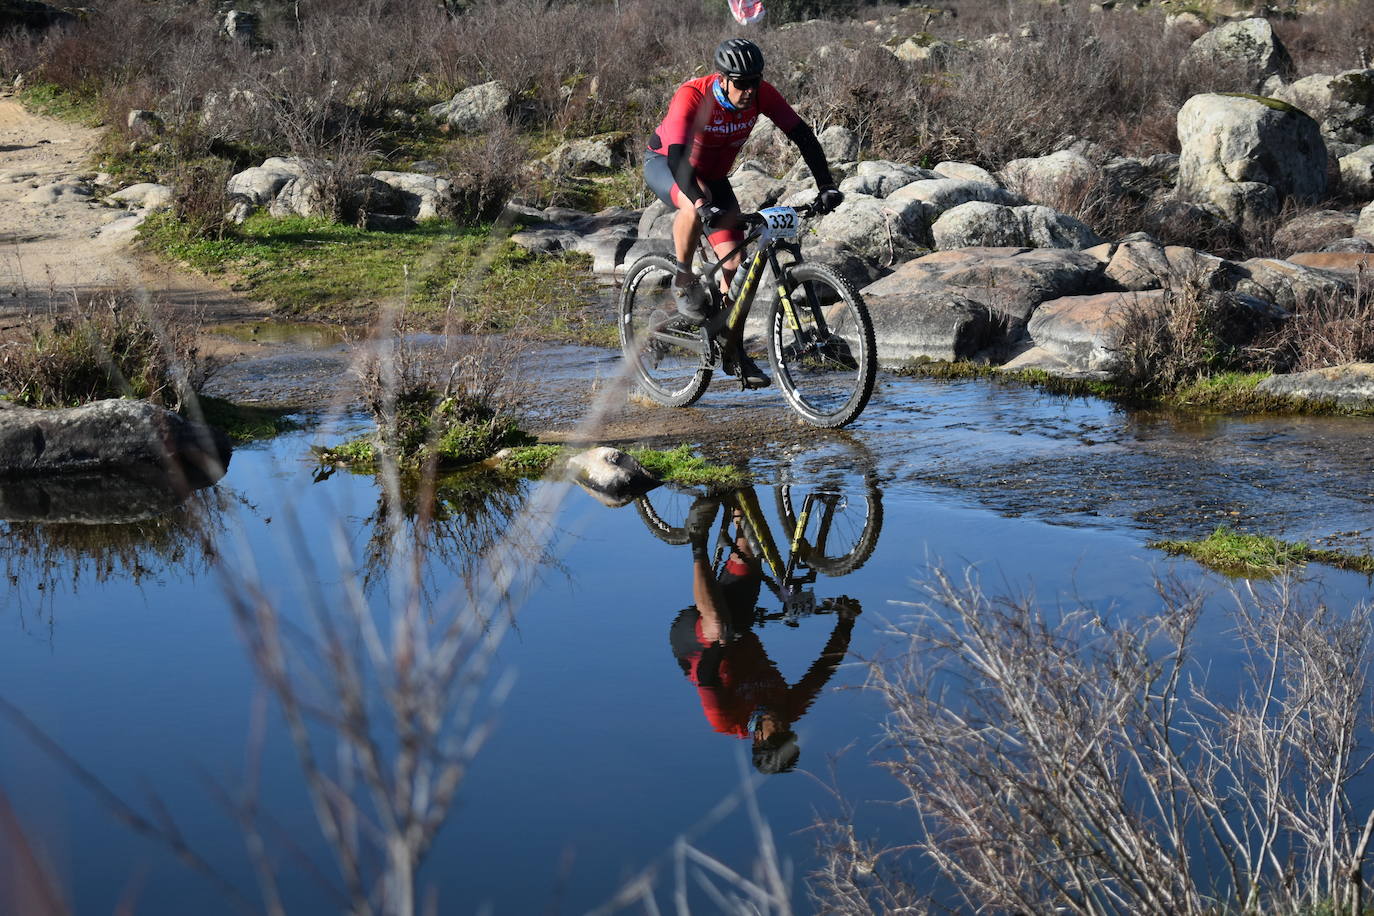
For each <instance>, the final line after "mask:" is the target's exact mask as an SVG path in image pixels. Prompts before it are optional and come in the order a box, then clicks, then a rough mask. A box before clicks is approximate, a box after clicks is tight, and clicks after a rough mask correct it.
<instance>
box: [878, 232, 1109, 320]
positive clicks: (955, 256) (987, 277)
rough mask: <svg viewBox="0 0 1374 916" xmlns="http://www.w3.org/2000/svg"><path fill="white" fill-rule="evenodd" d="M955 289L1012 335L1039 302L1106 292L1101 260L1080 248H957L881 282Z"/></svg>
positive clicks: (919, 260) (912, 264)
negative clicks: (991, 314)
mask: <svg viewBox="0 0 1374 916" xmlns="http://www.w3.org/2000/svg"><path fill="white" fill-rule="evenodd" d="M879 282H881V283H887V284H889V286H888V287H885V288H893V287H896V286H897V285H900V284H903V283H905V284H908V285H911V286H917V285H930V286H939V287H944V288H948V289H954V290H957V291H958V292H959V293H960V294H961V295H963V296H965V297H967V298H969V299H972V300H973V301H975V302H977V303H979V304H980V305H983V306H985V307H986V308H989V309H991V310H992V311H993V312H995V313H996V314H997V315H998V316H1000V320H1001V321H1002V322H1003V323H1004V324H1005V325H1006V326H1007V327H1008V329H1009V330H1010V331H1011V333H1012V334H1013V336H1014V335H1015V334H1017V333H1019V331H1020V328H1021V327H1023V326H1024V324H1025V321H1026V319H1027V318H1028V317H1030V314H1031V313H1032V312H1033V311H1034V310H1035V308H1036V307H1037V306H1038V305H1040V303H1042V302H1045V301H1046V300H1049V299H1058V298H1061V297H1063V296H1076V295H1084V294H1088V293H1098V292H1104V291H1105V287H1106V285H1107V281H1106V278H1105V276H1104V275H1103V264H1102V262H1101V261H1099V260H1098V259H1097V258H1095V257H1093V256H1092V255H1090V254H1087V253H1086V252H1082V251H1067V250H1063V249H1053V248H959V249H955V250H952V251H937V252H935V253H933V254H928V255H925V256H924V257H920V258H916V259H915V260H912V261H908V262H907V263H905V264H903V265H902V266H901V267H899V268H898V269H897V270H896V271H895V272H893V274H892V275H891V276H890V277H886V278H884V279H883V280H881V281H879Z"/></svg>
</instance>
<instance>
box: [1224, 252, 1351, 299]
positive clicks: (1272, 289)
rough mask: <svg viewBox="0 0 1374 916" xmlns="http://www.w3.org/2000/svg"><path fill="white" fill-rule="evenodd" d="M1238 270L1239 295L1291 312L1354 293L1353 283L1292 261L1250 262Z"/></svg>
mask: <svg viewBox="0 0 1374 916" xmlns="http://www.w3.org/2000/svg"><path fill="white" fill-rule="evenodd" d="M1235 267H1236V269H1237V270H1238V271H1239V272H1240V279H1239V280H1238V281H1237V282H1236V284H1235V291H1236V292H1238V293H1244V294H1245V295H1248V296H1255V297H1257V298H1260V299H1267V300H1268V301H1270V302H1273V303H1275V304H1276V305H1278V306H1279V307H1281V308H1283V309H1284V310H1286V311H1289V312H1292V311H1293V310H1294V309H1295V308H1296V307H1297V306H1298V305H1299V304H1300V303H1305V302H1310V301H1313V300H1316V299H1320V298H1325V297H1334V296H1344V295H1349V294H1350V292H1351V285H1350V282H1349V281H1348V280H1346V279H1345V278H1344V277H1342V276H1341V275H1340V274H1338V273H1335V272H1333V271H1328V270H1322V269H1320V268H1315V267H1304V266H1302V265H1300V264H1294V263H1292V262H1291V261H1280V260H1278V259H1276V258H1251V259H1250V260H1248V261H1241V262H1240V263H1238V264H1236V265H1235Z"/></svg>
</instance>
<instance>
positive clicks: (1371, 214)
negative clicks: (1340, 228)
mask: <svg viewBox="0 0 1374 916" xmlns="http://www.w3.org/2000/svg"><path fill="white" fill-rule="evenodd" d="M1355 235H1356V236H1357V237H1359V238H1362V239H1369V240H1370V241H1372V242H1374V204H1369V205H1368V206H1366V207H1365V208H1364V209H1363V210H1361V211H1360V216H1359V218H1358V219H1357V220H1355Z"/></svg>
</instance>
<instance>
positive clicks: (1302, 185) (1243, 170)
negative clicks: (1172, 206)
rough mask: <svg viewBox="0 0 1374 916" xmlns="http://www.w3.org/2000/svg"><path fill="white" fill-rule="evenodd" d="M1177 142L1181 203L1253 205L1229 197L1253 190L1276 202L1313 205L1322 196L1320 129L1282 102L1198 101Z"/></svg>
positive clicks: (1230, 97) (1186, 111) (1185, 116)
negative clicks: (1262, 189) (1263, 188)
mask: <svg viewBox="0 0 1374 916" xmlns="http://www.w3.org/2000/svg"><path fill="white" fill-rule="evenodd" d="M1178 138H1179V143H1180V144H1181V145H1182V152H1181V154H1180V156H1179V164H1178V191H1179V193H1180V194H1181V195H1182V196H1183V197H1185V198H1188V199H1191V200H1194V201H1198V202H1201V203H1212V204H1214V205H1218V206H1224V204H1223V201H1224V200H1226V199H1230V198H1226V197H1225V195H1227V194H1230V195H1231V198H1234V199H1236V200H1239V201H1242V202H1252V203H1253V202H1254V201H1256V200H1258V197H1257V196H1256V194H1253V193H1250V191H1249V190H1247V189H1246V188H1242V191H1243V192H1244V193H1234V192H1232V191H1231V190H1228V189H1229V188H1230V186H1233V185H1242V186H1248V185H1253V184H1259V185H1267V186H1269V187H1270V188H1273V193H1274V194H1275V195H1277V198H1278V199H1279V200H1280V201H1281V200H1282V199H1283V198H1289V197H1292V198H1296V199H1297V200H1299V201H1313V200H1317V199H1319V198H1320V197H1321V196H1322V195H1323V194H1325V192H1326V145H1325V144H1324V143H1323V142H1322V138H1321V131H1320V130H1319V129H1318V128H1317V122H1316V121H1314V120H1312V118H1310V117H1308V116H1307V115H1306V114H1304V113H1303V112H1301V111H1299V110H1298V109H1296V108H1294V107H1293V106H1291V105H1288V104H1287V103H1285V102H1279V101H1275V100H1274V99H1266V98H1261V97H1258V96H1247V95H1234V94H1219V93H1210V94H1205V95H1195V96H1193V97H1192V98H1191V99H1189V100H1188V101H1187V102H1185V103H1184V105H1183V108H1182V110H1180V111H1179V114H1178ZM1261 196H1262V195H1261Z"/></svg>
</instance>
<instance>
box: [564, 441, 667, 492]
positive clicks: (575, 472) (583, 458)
mask: <svg viewBox="0 0 1374 916" xmlns="http://www.w3.org/2000/svg"><path fill="white" fill-rule="evenodd" d="M568 471H569V473H570V474H571V475H572V477H573V480H575V481H576V482H577V483H578V485H579V486H581V487H582V488H583V489H585V490H586V491H587V492H588V493H590V494H591V495H592V496H594V497H596V498H597V499H598V500H600V501H601V502H603V503H605V504H606V505H608V506H623V505H625V504H627V503H629V502H630V501H632V500H633V499H634V498H635V497H637V496H643V495H644V494H645V493H647V492H649V491H650V490H652V489H653V488H654V487H657V486H659V485H660V484H661V483H662V481H660V480H658V479H657V478H656V477H654V476H653V475H652V474H650V473H649V472H648V471H646V470H645V469H644V466H643V465H641V464H640V463H639V462H638V461H636V460H634V459H633V458H631V457H630V456H629V455H627V454H625V453H624V452H622V451H621V450H620V449H618V448H610V447H608V446H605V445H598V446H596V447H595V448H590V449H587V451H585V452H582V453H580V454H578V455H574V456H573V457H572V458H570V459H569V460H568Z"/></svg>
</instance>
